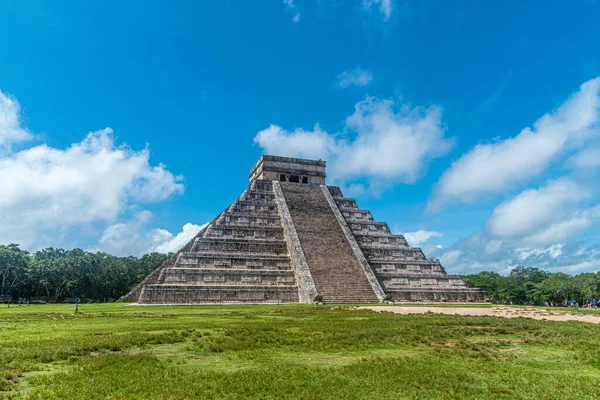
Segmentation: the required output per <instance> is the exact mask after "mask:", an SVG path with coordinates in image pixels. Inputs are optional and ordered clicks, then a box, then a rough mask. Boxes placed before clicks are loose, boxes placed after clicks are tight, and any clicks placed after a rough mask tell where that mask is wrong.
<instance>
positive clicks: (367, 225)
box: [121, 155, 484, 304]
mask: <svg viewBox="0 0 600 400" xmlns="http://www.w3.org/2000/svg"><path fill="white" fill-rule="evenodd" d="M325 165H326V164H325V161H314V160H305V159H298V158H287V157H276V156H267V155H265V156H262V157H261V158H260V160H258V162H257V163H256V165H255V166H254V167H253V168H252V170H251V171H250V183H249V186H248V189H247V190H246V191H244V193H242V195H241V196H240V197H239V198H238V199H237V200H235V201H234V202H233V204H231V205H230V206H229V207H228V208H227V209H225V210H224V211H223V212H222V213H221V214H220V215H219V216H218V217H217V218H215V219H214V220H213V221H212V222H211V223H210V224H208V226H207V227H206V228H204V229H203V230H202V231H200V232H199V233H198V234H197V235H196V236H195V237H194V238H193V239H192V240H191V241H190V242H189V243H188V244H186V245H185V246H184V247H183V248H182V249H181V250H180V251H178V252H177V253H176V254H175V255H174V256H173V257H172V258H171V259H170V260H168V261H167V262H166V263H165V264H163V265H162V266H160V267H159V268H157V269H156V270H155V271H153V272H152V273H151V274H150V275H149V276H148V277H147V278H146V279H144V281H142V282H141V283H140V284H139V285H138V286H136V287H135V288H134V289H133V290H132V291H131V292H130V293H129V294H127V295H126V296H124V297H123V298H122V299H121V300H123V301H131V302H137V303H139V304H203V303H298V302H300V303H312V302H315V301H322V302H325V303H376V302H381V301H384V300H391V301H397V302H418V301H436V302H437V301H448V302H466V301H483V300H484V296H483V292H482V291H481V290H479V289H472V288H468V287H467V286H466V284H465V283H464V282H463V280H462V279H461V278H460V276H458V275H448V274H446V271H445V270H444V268H443V267H442V266H441V265H440V263H439V262H437V261H429V260H427V258H426V257H425V255H424V254H423V252H422V251H421V249H420V248H416V247H410V246H409V245H408V243H407V242H406V240H405V239H404V237H403V236H402V235H397V234H392V233H391V232H390V230H389V228H388V226H387V224H386V223H384V222H376V221H374V220H373V217H372V216H371V213H370V212H369V211H367V210H361V209H359V208H358V206H357V205H356V202H355V201H354V199H351V198H345V197H343V195H342V192H341V190H340V189H339V188H338V187H335V186H326V185H325V176H326V174H325Z"/></svg>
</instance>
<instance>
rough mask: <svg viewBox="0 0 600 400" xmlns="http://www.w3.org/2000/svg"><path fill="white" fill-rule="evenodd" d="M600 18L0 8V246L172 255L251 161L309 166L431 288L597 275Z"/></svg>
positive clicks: (504, 11)
mask: <svg viewBox="0 0 600 400" xmlns="http://www.w3.org/2000/svg"><path fill="white" fill-rule="evenodd" d="M169 3H171V4H169ZM598 15H600V3H598V2H596V1H593V0H587V1H584V0H582V1H572V2H569V3H568V5H567V4H566V3H564V2H560V1H548V2H544V6H543V7H541V4H540V2H533V1H532V2H522V1H514V2H511V1H504V2H496V3H492V2H474V1H470V2H461V1H455V2H438V3H437V4H436V5H435V6H434V5H432V3H426V2H416V1H400V0H355V1H325V0H320V1H311V0H286V1H259V2H248V1H227V2H191V1H190V2H183V1H180V2H151V1H146V2H134V1H131V2H126V1H104V2H94V3H91V2H87V3H86V4H84V2H76V1H66V0H63V1H55V2H45V1H32V0H0V35H1V37H2V38H3V40H2V41H0V91H1V94H0V243H8V242H16V243H20V244H21V245H22V246H23V247H25V248H27V249H29V250H36V249H38V248H41V247H45V246H55V247H58V246H61V247H66V248H71V247H82V248H85V249H92V250H96V249H97V250H105V251H109V252H112V253H115V254H119V255H124V254H135V255H139V254H142V253H144V252H146V251H152V250H158V251H173V250H176V249H177V247H178V246H180V245H182V244H183V243H184V242H185V240H186V239H187V238H188V237H190V236H191V235H193V234H194V232H195V230H197V229H198V227H199V226H200V225H202V224H204V223H206V222H208V221H210V219H212V218H213V217H214V216H215V215H216V214H218V213H219V212H220V211H221V210H222V209H223V208H225V207H226V206H227V205H228V204H229V203H230V202H232V201H233V200H234V199H235V198H236V197H237V196H238V195H239V194H240V193H241V192H242V191H243V190H244V188H245V187H246V185H247V173H248V171H249V169H250V168H251V166H252V165H253V164H254V162H255V161H256V160H257V159H258V158H259V157H260V155H261V154H263V153H265V152H268V153H275V154H279V155H289V156H302V157H308V158H323V159H326V160H327V161H328V171H329V183H330V184H336V185H339V186H341V187H342V188H343V190H344V193H345V194H346V195H347V196H350V195H352V196H355V197H356V199H357V201H358V203H359V206H360V207H361V208H366V209H369V210H371V212H372V214H373V215H374V217H375V218H376V219H377V220H384V221H386V222H388V224H389V225H390V227H391V228H392V229H393V230H394V231H395V232H398V233H406V234H407V237H408V238H409V242H411V243H412V244H413V245H419V246H421V247H423V248H424V250H425V252H426V254H427V255H431V256H436V257H439V258H440V259H441V260H442V262H443V264H444V265H445V266H446V268H447V270H448V271H450V272H462V273H465V272H473V271H479V270H484V269H487V270H496V271H499V272H505V271H506V270H507V269H508V268H510V266H514V265H516V264H525V265H532V266H538V267H541V268H546V269H549V270H551V271H558V270H563V271H567V272H572V273H577V272H582V271H589V270H598V269H600V234H599V226H600V206H599V204H600V203H599V201H600V195H599V189H600V186H599V180H598V178H599V177H598V170H599V169H600V168H599V167H600V162H599V161H598V160H600V132H599V122H598V121H599V112H600V99H599V96H600V94H599V93H600V81H599V80H597V77H598V76H600V56H599V55H600V22H599V18H598Z"/></svg>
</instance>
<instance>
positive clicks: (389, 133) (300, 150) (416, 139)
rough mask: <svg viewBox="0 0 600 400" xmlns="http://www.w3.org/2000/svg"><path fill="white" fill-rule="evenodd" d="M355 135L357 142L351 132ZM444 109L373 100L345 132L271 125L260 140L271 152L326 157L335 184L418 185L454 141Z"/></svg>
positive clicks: (358, 107) (360, 109) (360, 107)
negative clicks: (362, 180)
mask: <svg viewBox="0 0 600 400" xmlns="http://www.w3.org/2000/svg"><path fill="white" fill-rule="evenodd" d="M349 132H353V133H355V135H354V136H353V137H352V138H349V137H348V133H349ZM444 133H445V132H444V129H443V127H442V124H441V109H440V108H439V107H435V106H432V107H429V108H423V107H415V108H411V107H409V106H407V105H404V106H401V107H399V108H398V107H396V106H395V104H394V102H393V101H392V100H380V99H376V98H373V97H367V98H366V99H365V100H363V101H360V102H359V103H357V104H356V106H355V111H354V113H353V114H352V115H350V116H349V117H348V118H347V119H346V132H345V134H329V133H327V132H326V131H324V130H322V129H321V128H320V127H319V125H315V127H314V128H313V130H312V131H305V130H304V129H301V128H298V129H296V130H294V131H286V130H285V129H283V128H281V127H280V126H277V125H271V126H269V127H268V128H267V129H265V130H263V131H260V132H258V133H257V135H256V136H255V137H254V142H255V143H256V144H258V145H259V146H261V147H262V148H263V150H264V151H265V153H267V154H274V155H281V156H289V157H303V158H313V159H324V160H327V161H328V176H329V177H330V179H332V180H333V181H334V182H335V183H341V184H345V183H350V182H349V181H351V180H352V179H357V178H361V177H364V178H367V180H368V183H369V189H373V188H381V187H383V186H384V185H386V184H390V183H395V182H406V183H412V182H414V181H415V180H416V179H417V178H418V177H419V176H420V175H421V174H422V173H423V171H424V170H425V168H426V166H427V164H428V163H429V161H430V160H431V159H433V158H436V157H440V156H442V155H445V154H447V153H448V152H449V151H450V149H451V148H452V146H453V141H452V140H451V139H448V138H446V137H445V136H444Z"/></svg>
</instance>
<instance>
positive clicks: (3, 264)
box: [0, 243, 29, 295]
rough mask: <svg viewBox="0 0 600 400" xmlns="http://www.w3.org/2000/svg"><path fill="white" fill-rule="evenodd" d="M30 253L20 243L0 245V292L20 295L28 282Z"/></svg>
mask: <svg viewBox="0 0 600 400" xmlns="http://www.w3.org/2000/svg"><path fill="white" fill-rule="evenodd" d="M28 261H29V253H28V252H26V251H24V250H21V249H19V245H18V244H14V243H11V244H9V245H6V246H4V245H0V293H3V294H13V295H20V292H21V290H22V289H23V288H24V285H25V283H26V278H27V276H26V273H25V271H26V269H27V264H28Z"/></svg>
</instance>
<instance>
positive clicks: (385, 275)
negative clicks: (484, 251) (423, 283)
mask: <svg viewBox="0 0 600 400" xmlns="http://www.w3.org/2000/svg"><path fill="white" fill-rule="evenodd" d="M377 274H378V275H379V277H381V278H382V279H389V278H406V279H461V280H462V278H461V277H460V275H448V274H444V273H441V272H438V273H429V272H413V273H410V272H406V271H402V272H396V271H385V270H383V271H381V270H380V271H377Z"/></svg>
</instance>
